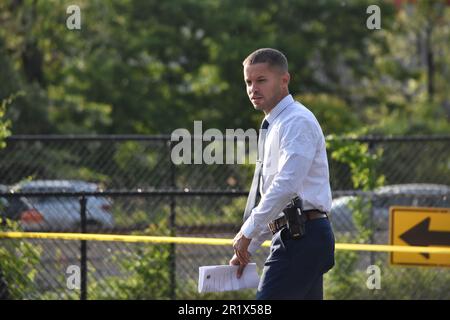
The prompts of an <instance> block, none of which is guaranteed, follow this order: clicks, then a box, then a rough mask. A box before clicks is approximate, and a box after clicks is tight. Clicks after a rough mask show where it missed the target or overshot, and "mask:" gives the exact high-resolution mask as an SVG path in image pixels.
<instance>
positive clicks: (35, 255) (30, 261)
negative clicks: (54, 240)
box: [0, 208, 42, 299]
mask: <svg viewBox="0 0 450 320" xmlns="http://www.w3.org/2000/svg"><path fill="white" fill-rule="evenodd" d="M0 209H1V208H0ZM0 230H1V231H5V230H7V231H19V226H18V223H17V222H14V221H11V220H8V219H7V220H6V225H5V226H2V227H0ZM1 241H2V246H1V247H0V271H1V273H2V276H3V278H4V281H5V282H6V285H7V290H8V296H9V299H36V298H38V297H39V291H38V289H37V288H36V286H35V282H34V281H35V279H36V275H37V272H38V270H39V268H40V255H41V253H42V248H41V247H40V246H39V245H37V244H35V243H32V242H29V241H25V240H23V239H12V240H9V239H8V240H4V239H2V240H1Z"/></svg>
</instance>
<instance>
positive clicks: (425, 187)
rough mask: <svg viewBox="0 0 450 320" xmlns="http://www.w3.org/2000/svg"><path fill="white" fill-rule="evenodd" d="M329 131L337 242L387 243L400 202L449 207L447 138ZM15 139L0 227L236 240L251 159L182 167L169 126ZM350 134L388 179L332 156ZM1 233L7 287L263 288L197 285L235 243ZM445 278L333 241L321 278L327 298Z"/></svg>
mask: <svg viewBox="0 0 450 320" xmlns="http://www.w3.org/2000/svg"><path fill="white" fill-rule="evenodd" d="M333 140H334V141H330V140H329V141H328V142H329V147H328V151H329V160H330V169H331V172H330V175H331V182H332V186H333V190H335V191H334V192H333V198H334V201H333V209H332V213H331V217H330V219H331V221H332V224H333V228H334V231H335V235H336V241H337V242H353V243H376V244H385V243H388V240H389V230H388V229H389V225H388V222H389V214H388V211H389V207H391V206H393V205H403V206H405V205H407V206H420V207H441V208H442V207H443V208H450V187H448V185H450V181H449V180H450V137H428V138H427V137H415V138H401V139H400V138H395V139H381V138H365V139H354V140H352V139H346V140H344V139H339V140H337V139H333ZM7 142H8V147H7V148H6V149H4V150H2V151H1V152H0V176H1V177H2V180H1V183H2V184H3V185H4V187H3V189H2V190H0V192H3V193H1V194H0V209H1V213H2V221H3V226H2V229H3V230H4V231H13V230H25V231H54V232H79V231H82V232H90V233H109V234H137V235H175V236H192V237H211V238H232V237H233V236H234V235H235V232H236V231H237V230H238V229H239V227H240V224H241V221H242V210H243V208H244V206H245V201H246V192H245V190H246V188H247V187H248V185H249V184H250V181H249V180H250V179H251V175H252V173H253V172H252V170H253V167H252V166H251V165H248V164H247V165H202V164H200V165H179V166H175V165H174V164H173V163H172V161H171V158H170V154H171V147H172V146H173V143H172V144H171V143H170V140H169V137H166V136H161V137H136V136H133V137H101V138H98V137H81V138H80V137H73V138H67V137H12V138H10V139H9V140H8V141H7ZM350 145H358V146H361V145H364V146H366V147H367V148H366V149H363V152H365V153H367V154H370V155H378V157H377V158H376V161H375V162H374V164H373V166H372V167H371V168H370V169H371V172H372V171H373V172H374V173H375V174H376V177H380V176H383V177H384V187H378V188H374V190H372V191H370V192H369V191H366V192H363V191H360V190H354V189H355V188H354V187H353V186H354V181H353V180H352V178H353V175H352V167H351V165H350V164H349V163H348V162H345V161H342V157H341V158H339V155H338V154H333V153H334V152H338V151H339V150H345V149H346V148H348V146H350ZM341 155H342V152H341ZM75 179H76V181H74V180H75ZM87 181H91V182H95V183H87ZM11 188H12V189H13V190H14V192H15V194H11V193H10V192H9V190H10V189H11ZM139 188H141V189H142V191H140V190H138V189H139ZM101 189H105V190H108V191H103V192H101V191H99V190H101ZM118 190H120V191H118ZM208 190H214V191H208ZM84 201H86V202H84ZM83 212H84V213H83ZM442 227H443V229H445V228H446V227H448V230H450V226H442ZM0 242H1V243H2V246H1V247H0V250H1V251H0V296H2V297H3V298H11V299H50V298H54V299H68V298H69V299H79V298H88V299H197V298H200V299H205V298H214V299H216V298H223V299H236V298H241V299H247V298H248V299H253V298H254V295H255V292H254V290H246V291H239V292H227V293H222V294H201V295H200V294H198V293H197V279H198V267H199V266H201V265H212V264H227V263H228V260H229V259H230V258H231V255H232V253H233V252H232V248H231V247H227V246H212V245H211V246H209V245H180V244H177V245H174V244H152V243H128V242H113V241H108V242H99V241H68V240H49V239H0ZM267 254H268V248H262V249H261V250H260V251H259V252H258V253H257V254H256V255H255V257H254V260H255V262H257V264H258V267H259V271H261V267H262V266H263V263H264V259H265V258H266V257H267ZM424 259H425V258H424ZM449 264H450V258H449ZM371 265H375V266H378V267H379V268H380V272H381V288H380V289H376V288H375V289H373V288H372V289H370V288H369V287H368V285H367V281H368V280H367V279H368V276H369V275H368V274H367V272H366V271H367V268H368V267H369V266H371ZM78 275H79V276H80V277H79V278H77V276H78ZM77 279H80V283H77V282H76V280H77ZM78 287H79V289H77V288H78ZM449 287H450V272H449V269H447V268H444V267H414V266H410V267H404V266H393V265H390V263H389V254H387V253H373V252H358V251H337V252H336V266H335V268H334V269H332V271H330V272H329V273H328V274H327V275H326V277H325V297H326V298H329V299H410V298H411V299H449V298H450V296H449V292H450V291H449V290H448V288H449Z"/></svg>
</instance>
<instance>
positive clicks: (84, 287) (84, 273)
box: [80, 195, 87, 300]
mask: <svg viewBox="0 0 450 320" xmlns="http://www.w3.org/2000/svg"><path fill="white" fill-rule="evenodd" d="M86 204H87V198H86V196H84V195H83V196H81V197H80V217H81V233H86V231H87V230H86V220H87V219H86ZM80 253H81V254H80V264H81V291H80V300H87V243H86V240H81V247H80Z"/></svg>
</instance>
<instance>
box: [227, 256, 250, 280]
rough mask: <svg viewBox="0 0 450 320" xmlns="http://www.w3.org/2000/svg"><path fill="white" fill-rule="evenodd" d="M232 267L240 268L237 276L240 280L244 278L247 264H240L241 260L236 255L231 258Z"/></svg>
mask: <svg viewBox="0 0 450 320" xmlns="http://www.w3.org/2000/svg"><path fill="white" fill-rule="evenodd" d="M230 266H239V267H238V270H237V273H236V276H237V278H238V279H239V278H240V277H241V276H242V273H243V272H244V269H245V267H246V266H247V265H246V264H241V263H240V262H239V259H238V257H237V256H236V255H233V258H231V260H230Z"/></svg>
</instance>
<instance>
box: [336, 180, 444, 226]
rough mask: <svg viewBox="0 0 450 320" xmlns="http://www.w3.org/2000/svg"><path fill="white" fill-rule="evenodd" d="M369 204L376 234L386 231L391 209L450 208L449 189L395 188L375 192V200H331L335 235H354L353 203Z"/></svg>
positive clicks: (430, 186) (418, 185)
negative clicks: (348, 233)
mask: <svg viewBox="0 0 450 320" xmlns="http://www.w3.org/2000/svg"><path fill="white" fill-rule="evenodd" d="M356 199H362V200H363V201H362V203H363V204H364V203H365V204H368V203H369V201H371V205H372V213H371V214H372V215H373V216H372V218H373V224H374V226H375V228H376V230H375V231H383V230H387V229H388V228H389V208H390V207H391V206H414V207H441V208H450V186H447V185H440V184H422V183H412V184H397V185H388V186H383V187H380V188H377V189H376V190H375V191H374V196H373V197H372V198H371V197H368V196H367V197H363V198H361V196H343V197H338V198H336V199H333V202H332V206H331V215H330V220H331V222H332V224H333V228H334V230H335V231H338V232H339V231H349V232H351V231H355V226H354V220H353V213H354V210H353V209H352V207H354V204H355V202H356V201H355V200H356Z"/></svg>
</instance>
